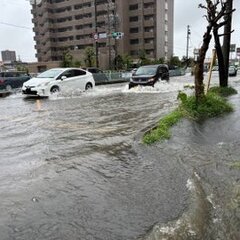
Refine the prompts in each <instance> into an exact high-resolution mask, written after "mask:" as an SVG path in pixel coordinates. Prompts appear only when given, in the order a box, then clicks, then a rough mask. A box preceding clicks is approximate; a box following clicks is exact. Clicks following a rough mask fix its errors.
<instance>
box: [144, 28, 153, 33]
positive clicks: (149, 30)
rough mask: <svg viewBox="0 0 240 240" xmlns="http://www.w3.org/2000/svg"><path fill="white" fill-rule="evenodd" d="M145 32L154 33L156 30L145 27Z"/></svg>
mask: <svg viewBox="0 0 240 240" xmlns="http://www.w3.org/2000/svg"><path fill="white" fill-rule="evenodd" d="M144 31H145V32H153V31H154V28H153V27H145V28H144Z"/></svg>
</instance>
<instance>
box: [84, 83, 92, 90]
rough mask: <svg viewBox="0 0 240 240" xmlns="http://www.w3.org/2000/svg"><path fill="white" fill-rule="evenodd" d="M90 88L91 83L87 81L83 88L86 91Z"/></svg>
mask: <svg viewBox="0 0 240 240" xmlns="http://www.w3.org/2000/svg"><path fill="white" fill-rule="evenodd" d="M90 89H92V84H91V83H87V84H86V87H85V90H86V91H87V90H90Z"/></svg>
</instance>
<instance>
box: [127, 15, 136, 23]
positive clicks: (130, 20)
mask: <svg viewBox="0 0 240 240" xmlns="http://www.w3.org/2000/svg"><path fill="white" fill-rule="evenodd" d="M137 21H138V16H134V17H130V18H129V22H137Z"/></svg>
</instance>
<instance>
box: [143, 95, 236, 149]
mask: <svg viewBox="0 0 240 240" xmlns="http://www.w3.org/2000/svg"><path fill="white" fill-rule="evenodd" d="M178 99H179V100H180V101H181V102H180V105H179V107H178V108H177V109H176V110H175V111H173V112H172V113H170V114H168V115H166V116H165V117H163V118H162V119H160V121H159V122H158V124H157V126H156V127H155V128H153V129H151V130H150V131H148V132H147V133H146V134H145V135H144V136H143V143H145V144H152V143H154V142H156V141H161V140H164V139H169V138H170V137H171V134H170V130H169V129H170V127H172V126H173V125H174V124H176V123H177V122H178V121H179V120H180V119H181V118H182V117H185V118H190V119H194V120H202V119H207V118H210V117H216V116H219V115H221V114H223V113H228V112H232V111H233V107H232V105H231V104H230V103H228V102H227V101H226V99H225V98H223V97H221V96H219V95H218V94H216V93H214V92H211V91H210V92H209V93H208V94H207V95H205V96H204V97H203V98H202V99H201V101H199V102H197V101H196V98H195V96H187V95H186V94H185V93H183V92H179V94H178Z"/></svg>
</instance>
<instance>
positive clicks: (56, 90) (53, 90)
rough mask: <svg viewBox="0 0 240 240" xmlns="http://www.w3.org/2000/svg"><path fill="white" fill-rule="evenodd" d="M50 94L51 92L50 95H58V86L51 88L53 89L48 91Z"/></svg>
mask: <svg viewBox="0 0 240 240" xmlns="http://www.w3.org/2000/svg"><path fill="white" fill-rule="evenodd" d="M50 92H51V94H54V93H58V92H60V89H59V87H58V86H53V87H52V88H51V89H50Z"/></svg>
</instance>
